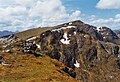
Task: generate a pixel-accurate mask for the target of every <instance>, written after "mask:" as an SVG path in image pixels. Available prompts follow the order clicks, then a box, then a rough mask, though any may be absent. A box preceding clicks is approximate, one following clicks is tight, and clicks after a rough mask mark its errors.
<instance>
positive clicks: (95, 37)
mask: <svg viewBox="0 0 120 82" xmlns="http://www.w3.org/2000/svg"><path fill="white" fill-rule="evenodd" d="M39 29H40V28H39ZM30 31H32V29H31V30H30ZM39 31H40V30H39ZM24 33H29V31H26V32H24ZM24 33H20V34H17V35H16V34H15V35H11V36H6V37H2V38H1V39H0V41H1V48H0V52H1V54H0V57H1V59H0V63H1V65H0V69H1V70H0V72H1V74H0V81H1V82H25V81H26V82H69V81H70V82H74V81H75V82H76V81H78V82H119V81H120V50H119V47H120V45H119V44H120V43H119V41H120V39H119V37H118V36H117V34H116V33H114V32H113V31H112V30H111V29H109V28H107V27H101V28H99V29H98V28H97V27H95V26H92V25H88V24H85V23H83V22H81V21H79V20H77V21H72V22H69V23H66V24H62V25H58V26H55V27H50V28H49V29H48V30H47V28H46V30H44V31H43V30H41V31H40V32H37V35H35V34H33V35H32V34H31V33H30V34H29V35H28V36H29V37H27V36H25V38H24V37H23V36H22V35H23V34H24ZM20 36H22V38H21V37H20Z"/></svg>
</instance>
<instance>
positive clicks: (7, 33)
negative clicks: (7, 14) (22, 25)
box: [0, 30, 15, 37]
mask: <svg viewBox="0 0 120 82" xmlns="http://www.w3.org/2000/svg"><path fill="white" fill-rule="evenodd" d="M14 33H15V32H12V31H7V30H5V31H0V37H2V36H6V35H10V34H14Z"/></svg>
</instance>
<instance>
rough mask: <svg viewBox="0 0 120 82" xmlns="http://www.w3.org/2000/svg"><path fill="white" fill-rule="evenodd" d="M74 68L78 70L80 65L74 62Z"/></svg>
mask: <svg viewBox="0 0 120 82" xmlns="http://www.w3.org/2000/svg"><path fill="white" fill-rule="evenodd" d="M74 66H75V67H77V68H79V67H80V64H79V63H78V62H77V60H76V63H75V64H74Z"/></svg>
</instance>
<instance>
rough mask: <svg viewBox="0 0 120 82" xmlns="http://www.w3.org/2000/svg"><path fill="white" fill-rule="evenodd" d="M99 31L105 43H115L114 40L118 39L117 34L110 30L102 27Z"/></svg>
mask: <svg viewBox="0 0 120 82" xmlns="http://www.w3.org/2000/svg"><path fill="white" fill-rule="evenodd" d="M99 29H100V30H99V32H100V33H101V35H102V37H103V40H104V41H106V42H113V40H115V39H118V36H117V35H116V33H114V32H113V31H112V30H111V29H110V28H107V27H101V28H99Z"/></svg>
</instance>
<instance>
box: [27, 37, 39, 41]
mask: <svg viewBox="0 0 120 82" xmlns="http://www.w3.org/2000/svg"><path fill="white" fill-rule="evenodd" d="M36 38H37V37H32V38H29V39H27V40H26V41H31V40H34V39H36Z"/></svg>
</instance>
